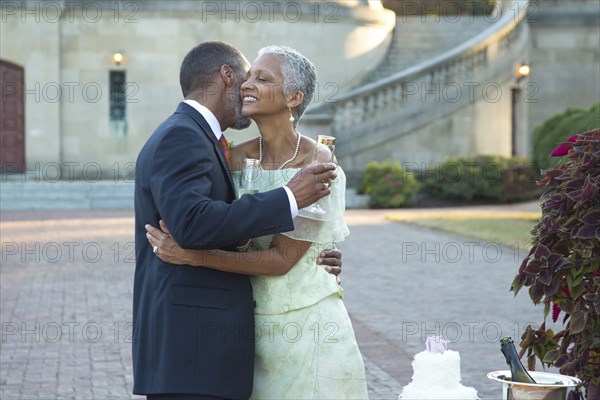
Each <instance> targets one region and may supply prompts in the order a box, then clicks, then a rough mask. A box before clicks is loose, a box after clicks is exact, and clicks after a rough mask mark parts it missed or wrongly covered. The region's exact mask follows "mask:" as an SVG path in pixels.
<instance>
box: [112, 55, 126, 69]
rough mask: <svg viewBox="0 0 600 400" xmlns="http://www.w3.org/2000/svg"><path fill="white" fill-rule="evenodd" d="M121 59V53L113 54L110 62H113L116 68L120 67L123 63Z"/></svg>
mask: <svg viewBox="0 0 600 400" xmlns="http://www.w3.org/2000/svg"><path fill="white" fill-rule="evenodd" d="M123 59H124V57H123V53H120V52H118V53H115V54H113V56H112V60H113V62H114V63H115V65H116V66H119V65H121V63H122V62H123Z"/></svg>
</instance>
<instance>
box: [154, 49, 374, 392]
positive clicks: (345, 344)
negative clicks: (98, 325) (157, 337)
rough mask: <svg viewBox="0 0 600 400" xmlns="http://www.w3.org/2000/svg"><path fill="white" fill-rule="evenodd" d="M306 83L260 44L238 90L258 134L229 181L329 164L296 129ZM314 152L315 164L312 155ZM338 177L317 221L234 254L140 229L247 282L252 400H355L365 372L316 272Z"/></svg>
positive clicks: (181, 260)
mask: <svg viewBox="0 0 600 400" xmlns="http://www.w3.org/2000/svg"><path fill="white" fill-rule="evenodd" d="M315 85H316V72H315V68H314V66H313V64H312V63H311V62H310V61H309V60H308V59H306V57H304V56H303V55H301V54H300V53H298V52H296V51H295V50H293V49H290V48H287V47H281V46H270V47H266V48H263V49H261V50H260V51H259V56H258V58H257V59H256V60H255V62H254V63H253V64H252V67H251V68H250V71H249V72H248V79H247V81H246V82H245V83H244V84H243V85H242V88H241V91H242V93H241V96H242V99H243V106H242V113H243V115H245V116H248V117H251V118H252V119H253V120H254V121H255V122H256V124H257V126H258V128H259V130H260V137H259V138H256V139H252V140H250V141H248V142H245V143H242V144H240V145H238V146H236V147H234V148H233V149H232V150H231V157H232V166H233V176H234V182H238V181H239V171H236V170H239V169H240V167H241V165H242V162H243V160H244V159H246V158H254V159H259V160H260V165H261V169H260V171H259V172H260V174H259V177H258V179H257V182H256V183H257V184H258V187H259V191H268V190H271V189H274V188H276V187H280V186H284V185H285V184H287V182H288V181H289V179H291V178H292V177H293V176H294V174H295V173H296V172H297V171H298V169H299V168H301V167H302V166H304V165H306V164H308V163H311V162H312V161H313V159H314V158H316V160H317V161H323V162H326V161H329V160H331V158H332V155H331V152H330V151H329V149H328V148H326V147H325V146H317V147H316V143H315V141H314V140H312V139H310V138H307V137H304V136H302V135H301V134H300V133H299V132H297V131H296V129H295V128H296V125H297V122H298V119H299V117H300V116H301V115H302V114H303V112H304V110H306V107H307V106H308V104H309V103H310V100H311V99H312V96H313V93H314V90H315ZM314 154H316V157H314ZM345 189H346V180H345V175H344V173H343V171H342V170H341V168H340V169H339V171H338V178H337V179H336V181H335V182H332V183H331V195H330V196H329V198H328V199H326V203H327V207H326V211H327V213H326V214H325V217H322V216H319V215H315V214H314V213H310V212H307V210H306V209H303V210H299V213H298V216H297V217H296V218H295V219H294V228H295V229H294V230H293V231H291V232H286V233H283V234H278V235H274V236H273V235H271V236H265V237H259V238H254V239H252V240H251V241H249V242H248V243H246V244H243V245H242V246H241V247H240V249H242V250H245V252H243V253H235V252H227V251H221V250H210V251H201V250H184V249H181V248H180V247H179V246H178V245H177V244H176V243H175V242H174V241H173V239H172V238H171V237H170V235H168V230H167V227H165V226H164V225H163V226H162V228H163V231H166V234H165V233H163V232H160V231H159V230H156V229H154V228H149V234H148V238H149V240H150V242H151V243H152V244H153V245H157V246H158V247H159V251H158V256H159V257H161V258H162V259H163V260H164V261H166V262H170V263H174V264H187V265H194V266H202V267H208V268H214V269H218V270H221V271H227V272H235V273H242V274H248V275H251V278H250V280H251V283H252V290H253V293H254V300H255V303H256V307H255V324H256V344H255V346H256V355H255V364H254V389H253V392H252V398H256V399H364V398H367V397H368V395H367V386H366V379H365V370H364V364H363V360H362V356H361V354H360V351H359V348H358V345H357V343H356V339H355V337H354V332H353V329H352V324H351V322H350V318H349V317H348V313H347V311H346V308H345V306H344V303H343V302H342V293H343V290H342V288H341V286H339V285H338V283H337V282H336V277H335V276H334V275H331V274H329V273H327V272H326V271H325V270H324V269H323V268H321V267H319V266H317V264H316V261H315V260H316V259H317V257H318V255H319V254H320V253H321V252H322V251H323V250H324V249H326V248H330V247H331V244H332V243H336V242H339V241H341V240H344V238H345V237H346V236H347V235H348V233H349V232H348V227H347V226H346V224H345V222H344V217H343V213H344V209H345V199H344V194H345Z"/></svg>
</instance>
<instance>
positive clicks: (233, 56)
mask: <svg viewBox="0 0 600 400" xmlns="http://www.w3.org/2000/svg"><path fill="white" fill-rule="evenodd" d="M244 63H245V61H244V56H243V55H242V53H240V51H239V50H238V49H236V48H235V47H233V46H232V45H230V44H228V43H224V42H219V41H210V42H202V43H200V44H199V45H198V46H196V47H194V48H193V49H191V50H190V51H189V52H188V53H187V55H186V56H185V58H184V59H183V61H182V62H181V68H180V70H179V84H180V85H181V91H182V92H183V97H186V96H187V95H188V94H189V93H190V92H191V91H192V90H194V89H196V88H198V87H201V86H203V85H209V84H210V83H212V82H213V79H214V77H215V74H217V72H219V70H220V69H221V66H222V65H224V64H227V65H229V66H230V67H231V68H232V69H233V70H234V71H239V70H241V69H242V68H243V67H244Z"/></svg>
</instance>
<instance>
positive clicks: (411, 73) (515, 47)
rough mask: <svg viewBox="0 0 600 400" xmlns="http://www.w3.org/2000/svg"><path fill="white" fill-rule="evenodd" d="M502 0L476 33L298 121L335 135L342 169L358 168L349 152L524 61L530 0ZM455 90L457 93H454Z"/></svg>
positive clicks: (454, 104)
mask: <svg viewBox="0 0 600 400" xmlns="http://www.w3.org/2000/svg"><path fill="white" fill-rule="evenodd" d="M502 3H503V4H504V5H503V7H502V8H498V9H497V15H496V17H495V18H497V22H495V23H493V24H491V26H490V27H489V28H487V29H485V30H484V31H483V32H481V33H480V34H479V35H477V36H475V37H473V38H472V39H470V40H468V41H466V42H464V43H463V44H461V45H459V46H457V47H455V48H453V49H451V50H450V51H448V52H446V53H443V54H441V55H439V56H437V57H434V58H433V59H430V60H428V61H426V62H423V63H421V64H419V65H416V66H414V67H412V68H408V69H406V70H404V71H401V72H398V73H396V74H394V75H391V76H389V77H387V78H384V79H381V80H379V81H376V82H373V83H370V84H367V85H365V86H362V87H359V88H357V89H354V90H351V91H349V92H347V93H344V94H342V95H340V96H338V97H337V98H335V99H332V100H331V101H330V102H329V103H323V104H320V105H318V106H315V107H313V108H309V110H308V112H307V115H306V116H305V117H304V118H303V120H302V122H301V124H303V126H304V127H305V129H306V130H307V131H308V132H309V133H310V134H313V133H314V132H328V134H332V135H334V136H336V137H337V138H338V139H339V140H338V144H337V146H336V153H337V155H338V158H339V159H340V160H341V161H345V165H346V169H347V170H351V171H358V170H362V167H364V160H358V158H360V157H354V156H355V155H357V154H359V153H360V152H363V151H364V150H365V149H368V148H373V147H377V148H380V149H382V150H381V151H382V152H383V153H385V152H386V150H388V149H386V142H388V141H389V139H390V137H394V138H398V137H400V136H402V135H405V134H409V133H410V132H411V131H414V130H415V129H417V128H419V127H420V126H422V125H424V124H427V123H429V122H431V120H432V118H436V117H441V116H443V115H448V114H449V113H452V112H453V110H455V109H458V108H460V107H464V106H465V104H467V105H468V103H469V102H471V103H472V102H474V101H477V97H481V93H480V92H481V87H479V90H477V91H474V93H473V96H474V97H475V98H470V97H472V96H470V94H469V90H470V89H473V87H478V86H479V85H481V84H482V83H483V82H507V81H509V80H511V79H513V77H514V70H515V68H514V67H515V65H518V64H519V63H520V62H524V61H527V60H526V57H527V52H526V50H524V49H526V45H525V44H524V43H526V42H527V43H528V40H529V30H528V27H527V24H526V17H527V6H528V4H529V2H528V1H522V0H521V1H515V0H513V1H510V2H502ZM444 88H445V89H444ZM436 90H437V92H438V93H437V94H436V93H434V92H436ZM443 90H447V91H448V93H449V92H450V91H451V92H452V93H453V94H452V96H450V95H448V97H452V98H450V99H446V98H445V100H446V101H439V100H440V99H439V95H440V91H441V94H442V95H443V94H444V93H443ZM457 90H460V91H461V92H462V95H460V96H454V93H456V91H457ZM471 91H473V90H471ZM475 92H477V93H475ZM484 95H485V93H484ZM455 97H456V98H455ZM379 158H380V159H384V158H390V157H385V155H382V157H379Z"/></svg>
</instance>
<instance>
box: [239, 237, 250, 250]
mask: <svg viewBox="0 0 600 400" xmlns="http://www.w3.org/2000/svg"><path fill="white" fill-rule="evenodd" d="M250 243H252V239H248V241H247V242H246V243H245V244H243V245H242V246H237V250H238V251H248V248H250Z"/></svg>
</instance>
